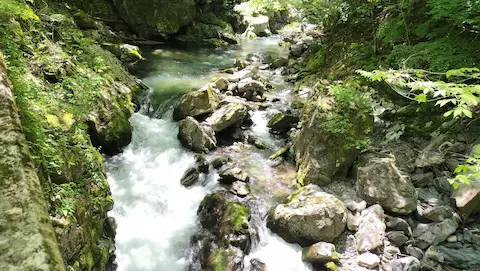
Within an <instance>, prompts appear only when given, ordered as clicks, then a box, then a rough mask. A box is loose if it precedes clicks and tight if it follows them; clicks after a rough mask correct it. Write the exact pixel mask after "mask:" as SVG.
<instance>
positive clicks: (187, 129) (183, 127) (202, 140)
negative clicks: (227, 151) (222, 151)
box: [178, 117, 217, 152]
mask: <svg viewBox="0 0 480 271" xmlns="http://www.w3.org/2000/svg"><path fill="white" fill-rule="evenodd" d="M179 125H180V127H179V132H178V139H179V140H180V142H182V144H183V145H184V146H185V147H186V148H187V149H190V150H192V151H195V152H209V151H210V150H213V149H215V148H216V146H217V140H216V139H215V132H214V131H213V129H212V128H211V127H209V126H207V125H203V124H200V123H199V122H198V121H197V120H195V119H194V118H192V117H187V118H186V119H183V120H181V121H180V122H179Z"/></svg>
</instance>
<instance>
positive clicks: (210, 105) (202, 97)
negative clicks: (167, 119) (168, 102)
mask: <svg viewBox="0 0 480 271" xmlns="http://www.w3.org/2000/svg"><path fill="white" fill-rule="evenodd" d="M219 102H220V100H219V98H218V95H217V93H216V92H215V91H214V90H213V88H212V87H210V86H207V87H206V88H202V89H200V90H198V91H192V92H190V93H187V94H185V95H183V96H182V98H181V99H180V103H179V104H178V105H177V107H175V110H174V111H173V119H174V120H176V121H179V120H182V119H184V118H186V117H188V116H191V117H198V118H199V117H203V116H206V115H208V114H211V113H213V112H214V111H215V110H216V109H217V107H218V104H219Z"/></svg>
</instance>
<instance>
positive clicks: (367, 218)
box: [356, 205, 386, 252]
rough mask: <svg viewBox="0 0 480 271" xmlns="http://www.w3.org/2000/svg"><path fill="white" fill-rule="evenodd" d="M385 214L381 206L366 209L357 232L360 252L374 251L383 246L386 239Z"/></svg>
mask: <svg viewBox="0 0 480 271" xmlns="http://www.w3.org/2000/svg"><path fill="white" fill-rule="evenodd" d="M384 221H385V214H384V212H383V208H382V207H381V206H380V205H373V206H370V207H369V208H367V209H365V210H364V211H363V212H362V214H361V216H360V222H359V226H358V230H357V234H356V237H357V250H358V251H359V252H365V251H373V250H375V249H376V248H377V247H380V246H382V245H383V239H384V238H385V229H386V226H385V222H384Z"/></svg>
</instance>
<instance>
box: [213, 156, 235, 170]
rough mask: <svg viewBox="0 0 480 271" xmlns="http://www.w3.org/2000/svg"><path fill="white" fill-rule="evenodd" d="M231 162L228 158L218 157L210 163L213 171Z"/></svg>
mask: <svg viewBox="0 0 480 271" xmlns="http://www.w3.org/2000/svg"><path fill="white" fill-rule="evenodd" d="M230 161H231V159H230V157H227V156H219V157H217V158H215V159H213V160H212V162H211V163H210V164H211V165H212V167H213V168H214V169H219V168H221V167H222V166H223V165H226V164H228V163H229V162H230Z"/></svg>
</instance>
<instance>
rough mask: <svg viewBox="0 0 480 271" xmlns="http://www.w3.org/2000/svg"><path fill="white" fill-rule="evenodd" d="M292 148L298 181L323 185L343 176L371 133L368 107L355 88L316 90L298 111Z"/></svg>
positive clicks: (305, 183) (370, 116) (371, 120)
mask: <svg viewBox="0 0 480 271" xmlns="http://www.w3.org/2000/svg"><path fill="white" fill-rule="evenodd" d="M302 124H303V125H302V129H301V130H300V132H299V134H298V136H297V137H296V139H295V143H294V150H295V156H296V161H297V167H298V175H297V180H298V182H299V183H300V184H304V185H307V184H310V183H313V184H317V185H320V186H322V185H326V184H328V183H330V182H331V181H332V180H333V179H335V178H345V177H346V175H347V173H348V170H349V168H350V167H351V165H352V164H353V162H354V161H355V160H356V159H357V156H358V154H359V151H360V150H361V148H363V147H365V146H367V145H368V143H369V141H370V138H369V137H370V135H371V133H372V132H373V116H372V115H371V106H370V104H369V103H368V101H367V100H366V98H365V96H364V95H363V94H362V93H361V92H360V91H359V90H357V89H356V88H355V87H351V86H349V85H345V86H344V85H338V86H335V87H333V90H328V89H325V90H322V91H319V93H317V94H316V95H315V96H314V97H312V98H311V99H310V102H308V104H306V105H305V107H304V109H303V111H302Z"/></svg>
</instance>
